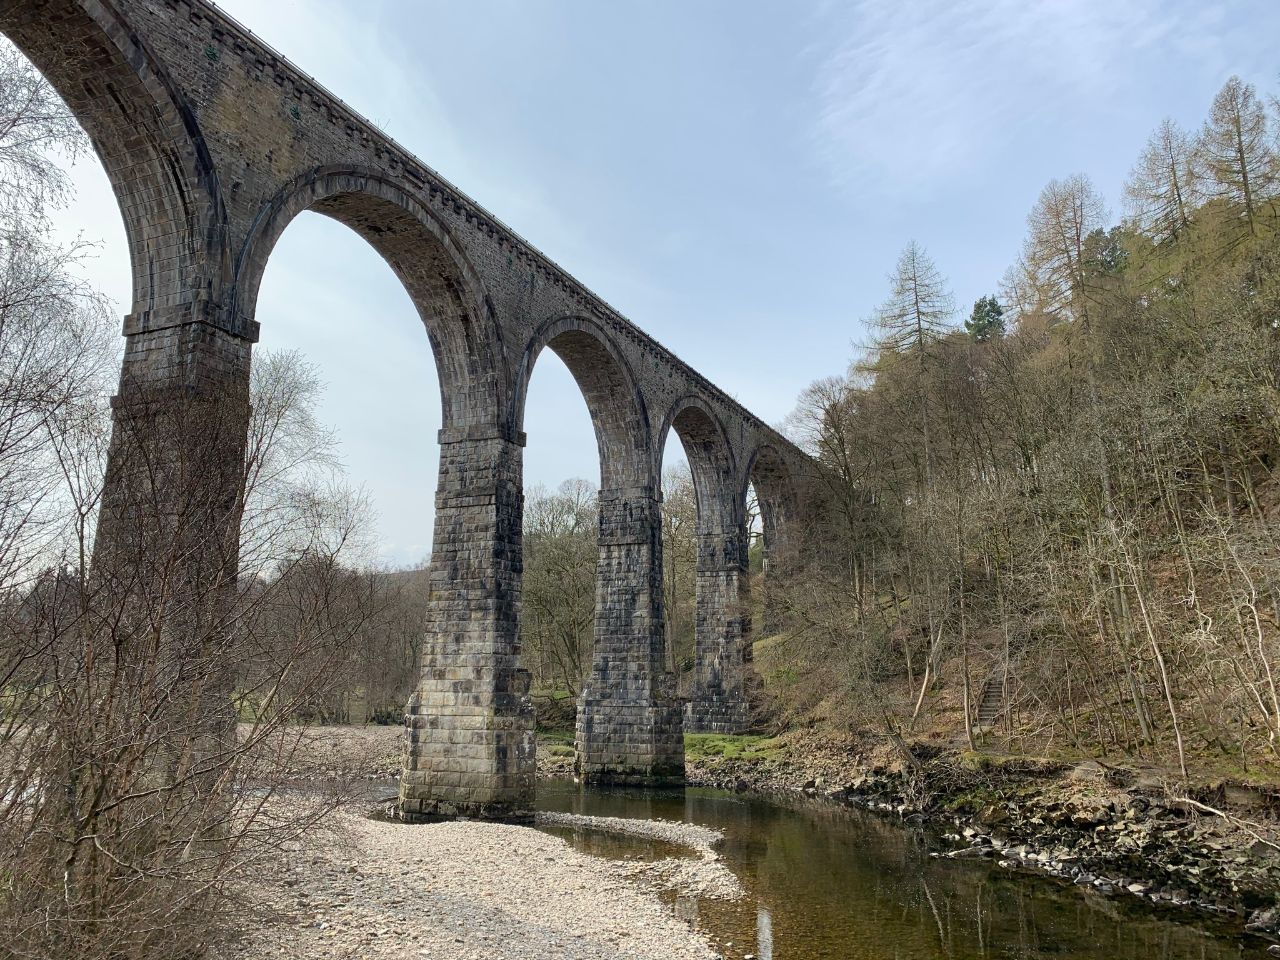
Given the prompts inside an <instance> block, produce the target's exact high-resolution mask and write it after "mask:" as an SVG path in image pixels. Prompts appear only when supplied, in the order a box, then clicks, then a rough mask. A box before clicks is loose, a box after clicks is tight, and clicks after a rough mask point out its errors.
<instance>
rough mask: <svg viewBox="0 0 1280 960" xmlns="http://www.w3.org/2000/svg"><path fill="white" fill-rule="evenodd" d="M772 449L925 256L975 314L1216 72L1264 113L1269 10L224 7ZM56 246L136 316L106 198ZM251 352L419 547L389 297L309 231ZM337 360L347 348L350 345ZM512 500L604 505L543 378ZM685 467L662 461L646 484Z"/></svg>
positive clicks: (65, 216) (556, 391)
mask: <svg viewBox="0 0 1280 960" xmlns="http://www.w3.org/2000/svg"><path fill="white" fill-rule="evenodd" d="M221 6H222V7H223V9H225V10H227V11H228V12H229V13H231V14H232V15H233V16H235V17H236V18H237V19H239V20H240V21H242V22H243V23H244V24H245V25H246V26H248V27H249V28H250V29H252V30H253V31H254V32H255V33H256V34H258V35H259V36H261V37H262V38H264V39H265V40H266V41H267V42H268V43H270V44H272V45H273V46H275V47H276V48H277V49H278V50H280V51H281V52H282V53H283V54H284V55H285V56H286V57H288V58H289V59H290V60H291V61H292V62H293V63H294V64H295V65H297V66H298V67H299V68H300V69H302V70H303V71H304V72H306V73H309V74H311V75H312V76H314V77H315V78H316V79H317V80H318V81H319V82H320V83H322V84H324V85H325V86H327V87H328V88H329V89H330V90H331V91H333V92H334V93H336V94H337V95H338V96H340V97H341V98H342V99H344V100H345V101H346V102H347V103H348V104H350V105H351V106H352V107H353V108H354V109H356V110H357V111H358V112H360V113H362V114H364V115H365V116H366V117H368V118H369V119H371V120H373V121H374V122H376V123H377V124H379V125H380V126H381V127H382V128H383V129H385V130H386V131H387V132H388V133H389V134H390V135H392V136H393V137H395V138H396V139H397V140H399V141H400V142H401V143H402V144H404V145H405V146H406V147H407V148H408V149H410V150H411V151H413V152H414V153H416V154H417V155H418V157H419V158H421V159H422V160H423V161H424V162H426V163H427V164H429V165H430V166H432V167H434V168H435V169H436V170H438V171H439V172H440V173H441V174H443V175H444V176H445V177H446V178H448V179H449V180H451V181H452V182H453V183H454V184H456V185H457V186H458V187H460V188H461V189H462V190H463V191H465V192H466V193H468V194H469V195H470V196H472V197H473V198H474V199H476V200H477V201H478V202H479V203H480V204H481V205H482V206H484V207H486V208H487V209H488V210H490V211H491V212H492V213H494V214H495V215H496V216H497V217H499V218H500V219H501V220H503V221H505V222H506V223H507V224H509V225H510V226H511V227H513V228H514V229H515V230H516V231H517V232H519V233H520V234H521V235H523V236H524V237H525V238H526V239H527V240H529V241H530V242H531V243H532V244H533V245H534V246H536V247H538V248H539V249H541V250H542V251H543V252H544V253H546V254H547V255H548V256H550V257H551V258H552V259H553V260H555V261H557V262H558V263H559V264H560V265H561V266H562V267H564V268H565V269H566V270H568V271H569V272H570V273H571V274H573V275H574V276H575V277H577V278H578V280H580V281H581V282H582V283H584V284H585V285H586V286H587V287H589V288H590V289H592V290H593V291H595V292H596V293H597V294H599V295H600V296H602V297H603V298H604V299H605V300H607V301H608V302H609V303H611V304H612V305H613V306H614V307H616V308H617V309H619V310H620V311H621V312H622V313H623V314H624V315H626V316H627V317H629V318H630V319H631V320H632V322H634V323H635V324H637V325H638V326H639V327H641V328H642V329H644V330H645V331H646V332H648V333H649V334H651V335H652V336H654V337H656V338H657V339H658V340H659V341H660V342H661V343H663V344H664V345H666V346H667V347H668V348H669V349H671V350H672V351H673V352H674V353H675V354H676V355H678V356H679V357H681V358H682V359H684V360H685V361H686V362H688V363H689V364H691V365H692V366H693V367H694V368H695V369H697V370H698V371H700V372H701V373H703V374H705V375H706V376H708V377H709V378H710V379H711V380H712V381H714V382H715V383H716V384H718V385H719V386H721V387H722V388H723V389H725V390H726V391H727V392H728V393H730V394H731V395H733V396H734V397H736V398H737V399H738V400H739V401H741V402H742V403H743V404H745V405H746V406H747V407H748V408H749V409H751V410H752V411H754V412H755V413H756V414H757V415H759V416H760V417H762V418H763V419H765V420H766V421H768V422H770V423H775V424H776V423H779V422H781V421H782V420H783V418H785V417H786V415H787V414H788V413H789V412H790V411H791V409H792V408H793V406H794V404H795V401H796V398H797V396H798V394H799V393H800V391H802V390H803V389H804V388H805V387H806V386H807V385H808V384H809V383H811V382H812V381H814V380H816V379H819V378H821V377H825V376H830V375H833V374H839V373H842V372H843V371H844V370H845V368H846V366H847V365H848V362H849V360H850V359H851V358H852V356H853V354H854V352H855V350H856V349H858V348H859V347H860V346H863V345H865V344H866V343H867V342H868V339H869V336H868V334H867V330H866V324H865V321H866V320H867V318H868V317H869V316H871V315H872V313H873V312H874V310H875V308H876V306H877V304H878V303H880V302H881V301H882V300H883V299H884V298H885V296H886V294H887V292H888V279H887V273H888V271H890V270H891V269H892V267H893V265H894V262H895V261H896V259H897V256H898V254H899V252H900V251H901V249H902V248H903V246H905V244H906V243H907V242H908V241H910V240H912V239H914V240H916V241H917V242H919V243H920V244H922V245H923V246H924V247H925V249H926V250H927V251H928V252H929V253H930V255H931V256H932V257H933V259H934V260H935V262H936V263H937V265H938V267H939V269H940V270H941V271H942V273H943V274H944V275H946V276H947V277H948V278H949V280H950V283H951V287H952V289H953V291H954V293H955V297H956V301H957V303H958V304H960V305H961V310H960V313H958V314H957V317H956V320H957V322H959V321H960V320H961V319H963V315H964V314H965V313H967V309H968V306H969V305H971V304H972V303H973V301H974V300H976V299H977V298H978V297H980V296H983V295H985V294H987V293H993V292H995V291H996V289H997V287H998V283H999V280H1000V277H1001V275H1002V274H1003V273H1004V271H1005V269H1006V267H1007V266H1008V265H1009V264H1010V263H1011V262H1012V261H1013V260H1014V258H1015V257H1016V256H1017V253H1018V249H1019V247H1020V244H1021V241H1022V237H1023V235H1024V231H1025V222H1026V215H1027V212H1028V211H1029V210H1030V208H1031V206H1032V204H1033V203H1034V202H1035V199H1036V197H1037V195H1038V194H1039V192H1040V190H1041V188H1042V187H1043V186H1044V185H1045V184H1046V183H1047V182H1048V181H1049V180H1051V179H1053V178H1055V177H1063V176H1067V175H1070V174H1073V173H1076V172H1084V173H1087V174H1089V175H1090V176H1091V177H1092V179H1093V181H1094V183H1095V185H1096V186H1097V187H1098V188H1099V189H1100V191H1101V192H1102V193H1103V194H1104V195H1105V196H1106V197H1107V198H1108V200H1109V202H1110V206H1111V210H1112V212H1113V218H1118V217H1119V216H1120V215H1122V214H1123V212H1124V210H1123V203H1122V199H1123V193H1122V191H1123V184H1124V180H1125V177H1126V176H1127V174H1128V172H1129V170H1130V168H1131V167H1132V165H1133V163H1134V161H1135V159H1136V158H1137V156H1138V154H1139V152H1140V150H1141V148H1142V145H1143V143H1144V142H1145V141H1146V139H1147V137H1148V136H1149V135H1150V133H1151V131H1152V130H1153V129H1154V128H1155V127H1156V125H1157V124H1158V123H1159V122H1160V120H1161V119H1162V118H1163V117H1165V116H1171V117H1173V118H1174V119H1176V120H1178V121H1179V122H1181V123H1182V124H1183V125H1184V126H1187V127H1188V128H1192V129H1194V128H1196V127H1198V126H1199V125H1200V123H1201V122H1202V120H1203V118H1204V116H1205V115H1206V113H1207V111H1208V108H1209V104H1210V101H1211V100H1212V98H1213V94H1214V93H1215V92H1216V90H1217V89H1218V88H1219V87H1220V86H1221V85H1222V83H1223V82H1224V81H1225V80H1226V79H1227V78H1228V77H1229V76H1230V75H1231V74H1233V73H1234V74H1238V75H1240V76H1241V77H1242V78H1244V79H1245V80H1247V81H1249V82H1252V83H1254V84H1256V85H1257V86H1258V88H1259V90H1260V91H1261V92H1264V93H1270V94H1274V93H1280V58H1277V56H1276V54H1275V38H1276V37H1277V36H1280V2H1276V0H1237V2H1219V3H1212V2H1188V0H1122V2H1117V0H982V2H979V0H960V2H955V0H898V2H890V0H861V2H858V0H848V2H833V0H789V2H787V3H785V4H784V3H780V2H766V0H702V2H698V3H690V2H688V0H643V2H641V0H611V2H608V3H603V2H599V0H467V2H465V3H462V2H457V0H360V2H352V0H272V2H270V3H264V2H263V0H225V2H223V3H222V4H221ZM74 176H75V179H76V182H77V185H78V188H79V192H78V196H77V200H76V202H75V203H74V204H73V205H72V206H71V207H69V208H68V209H67V210H65V211H63V212H62V215H61V216H60V219H59V227H60V229H61V230H62V231H63V232H64V233H65V234H66V235H68V236H70V235H75V234H79V235H82V236H84V237H85V238H87V239H90V240H94V241H97V242H98V243H99V248H98V255H97V257H96V258H95V260H94V261H93V262H92V263H90V264H89V265H88V266H87V268H86V269H87V271H88V272H89V274H90V277H91V279H93V280H95V282H97V283H99V285H100V286H101V287H102V288H103V289H104V290H105V291H106V292H107V293H108V294H109V295H110V296H112V297H113V298H114V300H115V302H116V303H117V304H118V305H119V308H120V309H119V312H120V313H121V314H122V315H123V314H124V313H126V312H128V308H129V302H130V300H131V294H130V289H129V270H128V263H127V256H126V252H125V249H124V232H123V228H122V226H121V225H120V222H119V214H118V212H116V210H115V205H114V200H113V198H112V196H111V193H110V188H109V187H108V185H107V183H106V180H105V177H104V176H103V174H102V172H101V169H100V168H99V167H98V166H97V164H96V162H94V161H93V160H92V158H90V160H88V161H82V162H81V163H80V164H78V165H77V167H76V169H75V171H74ZM257 319H258V321H259V322H260V323H261V326H262V340H261V348H262V349H267V350H281V349H297V350H300V351H302V352H303V353H304V354H305V355H306V356H307V357H308V358H309V359H310V360H311V361H312V362H313V363H314V364H315V365H316V366H317V367H318V368H319V371H320V375H321V378H322V379H323V380H324V381H325V383H326V384H327V389H326V392H325V396H324V400H323V403H322V406H321V410H320V414H321V417H322V418H323V419H324V420H325V421H326V422H327V423H329V424H330V425H331V426H333V427H334V428H335V429H336V430H337V432H338V435H339V437H340V441H341V455H342V458H343V460H344V462H345V464H346V467H347V472H348V476H349V478H350V480H351V482H353V483H354V484H356V485H358V486H362V487H363V488H364V489H365V490H366V492H367V493H368V495H369V497H370V498H371V500H372V502H373V504H374V506H375V509H376V512H377V519H376V521H375V522H376V524H377V529H376V533H375V539H376V542H377V544H378V551H379V553H380V556H381V557H382V559H383V560H384V561H385V562H387V563H390V564H403V563H412V562H415V561H418V560H421V559H423V558H424V557H425V556H426V555H427V553H428V552H429V550H430V539H431V521H432V514H431V503H432V498H433V495H434V489H435V478H436V467H437V462H438V461H437V456H438V455H437V451H436V441H435V436H436V431H437V430H438V429H439V426H440V407H439V388H438V385H437V381H436V378H435V372H434V369H433V361H432V358H431V352H430V349H429V346H428V344H427V341H426V336H425V334H424V332H423V330H422V326H421V323H420V321H419V320H418V319H417V317H416V315H415V314H414V311H413V308H412V306H411V304H410V303H409V300H408V298H407V297H406V296H405V294H404V292H403V290H402V289H401V288H400V287H399V285H398V282H397V281H396V279H395V277H394V276H393V274H392V273H391V271H390V269H389V268H388V267H387V266H386V265H385V264H384V263H383V262H382V261H381V260H380V259H379V258H378V257H377V255H376V254H374V253H373V251H372V250H371V249H370V248H369V247H367V245H365V244H364V242H363V241H361V240H360V239H359V238H357V237H356V236H355V235H354V234H352V233H351V232H350V231H348V230H347V229H346V228H345V227H343V226H341V225H339V224H337V223H335V222H333V221H330V220H326V219H325V218H323V217H320V216H318V215H314V214H304V215H302V216H300V217H299V218H298V219H297V220H296V221H295V222H294V223H293V224H292V225H291V226H290V227H289V228H288V230H287V231H286V232H285V234H284V236H283V237H282V238H281V241H280V243H279V245H278V247H277V248H276V251H275V252H274V253H273V255H272V258H271V260H270V262H269V263H268V265H267V270H266V274H265V276H264V278H263V286H262V290H261V294H260V297H259V302H258V312H257ZM353 333H354V336H353ZM525 427H526V430H527V432H528V436H529V443H528V447H527V448H526V451H525V485H526V490H528V489H530V488H532V487H535V486H537V485H541V486H544V487H548V488H553V487H555V486H557V485H558V484H559V483H560V482H561V481H562V480H565V479H567V478H570V477H585V478H588V479H592V480H598V475H599V466H598V461H597V455H596V448H595V441H594V438H593V434H592V430H591V422H590V419H589V417H588V416H587V411H586V406H585V404H584V403H583V401H582V398H581V396H580V394H578V392H577V389H576V387H575V385H574V383H573V381H572V379H571V378H570V376H569V374H568V371H567V370H565V368H564V367H563V365H562V364H560V362H559V361H558V360H557V359H556V358H555V357H554V355H552V354H550V353H549V352H548V353H546V354H544V355H543V357H542V358H541V359H540V360H539V363H538V368H537V369H536V370H535V372H534V376H533V380H532V384H531V387H530V393H529V399H528V408H527V415H526V424H525ZM681 456H682V453H681V451H680V449H679V443H678V441H677V440H675V439H672V440H671V441H670V442H669V443H668V448H667V460H668V462H672V461H673V460H674V459H678V458H680V457H681Z"/></svg>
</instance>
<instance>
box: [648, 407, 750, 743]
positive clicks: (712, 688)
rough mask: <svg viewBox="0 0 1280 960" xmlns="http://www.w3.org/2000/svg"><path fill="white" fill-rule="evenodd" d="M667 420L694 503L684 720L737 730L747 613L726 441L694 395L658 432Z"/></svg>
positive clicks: (739, 519)
mask: <svg viewBox="0 0 1280 960" xmlns="http://www.w3.org/2000/svg"><path fill="white" fill-rule="evenodd" d="M667 426H669V427H670V428H671V429H674V430H675V431H676V435H677V436H679V438H680V442H681V444H682V445H683V446H684V450H685V455H686V456H687V457H688V459H689V469H690V472H691V473H692V474H693V486H694V496H695V499H696V502H697V509H698V518H697V523H698V553H697V571H696V578H697V579H696V584H697V596H696V609H697V615H696V618H695V623H694V658H693V673H692V677H691V686H690V689H689V696H688V700H687V702H686V703H685V709H684V728H685V730H686V731H688V732H696V733H741V732H742V731H743V730H745V729H746V728H747V726H748V724H749V716H748V714H749V710H748V705H747V674H748V668H747V664H748V663H749V662H750V660H751V649H750V633H751V619H750V614H749V612H748V611H749V607H750V602H749V589H750V587H749V582H748V577H747V530H746V524H745V510H744V503H743V500H742V498H740V497H739V496H737V493H738V484H737V472H736V462H735V458H734V455H733V448H732V446H731V445H730V443H729V440H728V435H727V432H726V431H725V430H724V427H723V425H722V424H721V422H720V419H719V417H718V416H717V415H716V413H715V411H714V410H712V409H711V408H710V406H709V405H708V404H707V403H706V402H705V401H703V400H702V399H701V398H699V397H697V396H684V397H681V398H680V399H678V400H677V401H676V402H675V403H674V404H672V406H671V409H670V411H669V413H668V421H667V424H666V425H664V436H665V435H666V434H665V430H666V428H667Z"/></svg>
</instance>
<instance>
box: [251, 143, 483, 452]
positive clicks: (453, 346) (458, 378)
mask: <svg viewBox="0 0 1280 960" xmlns="http://www.w3.org/2000/svg"><path fill="white" fill-rule="evenodd" d="M304 211H312V212H315V213H319V214H323V215H324V216H327V217H331V218H332V219H334V220H337V221H338V222H340V223H342V224H343V225H345V226H347V227H349V228H351V229H352V230H353V231H355V233H356V234H358V235H359V236H360V237H362V238H363V239H365V240H366V241H368V243H369V244H370V246H372V247H373V248H374V249H375V250H376V251H377V252H378V253H379V255H381V256H382V258H383V259H384V260H385V261H386V262H387V264H388V265H389V266H390V267H391V269H392V271H393V272H394V273H395V275H396V276H397V277H398V278H399V280H400V282H401V283H402V284H403V285H404V287H405V290H406V291H407V292H408V294H409V297H410V299H411V300H412V301H413V304H414V306H415V307H416V308H417V311H418V315H419V317H420V318H421V319H422V323H423V326H424V327H425V328H426V331H427V336H428V338H429V339H430V341H431V348H432V351H433V353H434V354H435V358H436V370H437V373H438V380H439V383H440V395H441V396H440V407H441V412H442V419H443V427H444V429H445V430H446V431H448V430H450V429H451V428H466V427H473V426H477V425H482V424H484V425H496V422H497V419H498V415H499V412H500V411H501V409H502V397H501V389H502V383H503V378H502V377H501V376H500V375H499V371H500V370H501V369H502V339H501V335H500V333H499V327H498V324H497V323H496V322H495V318H494V316H493V310H492V307H491V304H490V303H489V300H488V298H487V297H486V296H485V295H484V292H483V291H484V286H483V284H482V282H481V280H480V278H479V275H478V273H477V272H476V270H475V269H474V268H473V267H472V266H471V264H470V263H469V262H468V261H467V259H466V257H465V255H464V254H463V252H462V250H461V248H460V247H459V246H458V244H457V243H455V241H454V240H453V238H452V236H451V235H450V234H449V232H448V230H447V229H446V228H445V227H444V225H443V224H441V223H440V221H439V220H438V219H437V218H436V217H434V216H433V215H432V214H431V212H430V211H429V210H428V209H427V208H426V207H425V206H423V204H422V203H420V202H419V201H418V200H417V199H415V198H414V197H413V196H411V195H410V194H408V193H407V192H405V191H404V190H403V189H401V188H400V187H399V186H398V185H396V184H394V183H392V182H390V181H388V180H386V179H385V178H383V177H381V176H380V175H377V174H375V173H372V172H369V171H364V170H359V169H352V168H335V167H330V168H318V169H316V170H312V171H310V172H308V173H306V174H304V175H303V176H301V177H298V178H296V179H295V180H293V181H291V182H290V183H288V184H287V185H285V186H284V187H283V188H282V189H281V190H279V191H278V192H277V193H276V195H275V196H274V197H273V198H272V199H271V200H270V201H269V202H268V203H267V204H266V205H265V206H264V207H263V208H262V210H261V211H260V212H259V214H258V216H257V217H256V218H255V219H254V222H253V224H252V226H251V228H250V230H249V234H248V236H247V238H246V239H245V241H244V244H243V245H242V246H241V248H240V250H239V252H238V255H237V257H236V261H235V288H234V296H233V301H232V308H233V310H234V312H235V315H236V316H237V317H238V318H239V319H240V322H241V323H242V324H244V325H245V326H251V325H253V324H254V320H253V316H254V312H255V310H256V307H257V298H258V290H259V288H260V286H261V283H262V275H263V272H264V270H265V269H266V264H267V260H268V259H269V257H270V255H271V252H272V251H273V250H274V249H275V245H276V243H277V241H278V240H279V239H280V237H281V235H282V234H283V233H284V231H285V230H286V229H287V228H288V226H289V224H290V223H292V222H293V220H294V218H295V217H297V216H298V214H300V213H303V212H304Z"/></svg>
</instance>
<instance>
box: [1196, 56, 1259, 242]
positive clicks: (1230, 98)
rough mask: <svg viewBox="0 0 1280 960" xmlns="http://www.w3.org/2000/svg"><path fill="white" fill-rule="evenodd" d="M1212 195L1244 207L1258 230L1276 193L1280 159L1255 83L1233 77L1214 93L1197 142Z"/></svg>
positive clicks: (1251, 229)
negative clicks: (1259, 223) (1268, 128)
mask: <svg viewBox="0 0 1280 960" xmlns="http://www.w3.org/2000/svg"><path fill="white" fill-rule="evenodd" d="M1198 148H1199V157H1200V162H1201V163H1202V164H1203V166H1204V171H1205V174H1206V176H1207V177H1208V179H1209V182H1210V189H1211V190H1212V191H1213V192H1214V194H1215V195H1216V196H1218V197H1221V198H1222V199H1224V200H1226V201H1228V202H1229V203H1232V204H1234V205H1236V206H1238V207H1239V208H1240V210H1241V211H1242V212H1243V214H1244V218H1245V221H1246V222H1247V224H1248V226H1249V232H1250V233H1252V234H1256V233H1257V232H1258V219H1259V217H1260V216H1261V214H1262V211H1263V208H1264V207H1266V206H1269V205H1270V204H1271V203H1272V202H1273V201H1274V200H1275V198H1276V184H1277V179H1278V178H1277V169H1276V165H1277V158H1276V153H1275V150H1274V149H1273V147H1272V144H1271V141H1270V139H1269V137H1268V132H1267V111H1266V108H1265V107H1264V106H1263V104H1262V102H1261V101H1260V100H1259V99H1258V94H1257V92H1256V91H1255V90H1254V88H1253V85H1252V84H1249V83H1245V82H1244V81H1243V80H1241V79H1240V78H1239V77H1232V78H1231V79H1230V80H1228V81H1227V82H1226V83H1225V84H1223V86H1222V89H1221V90H1219V91H1218V95H1217V96H1216V97H1214V98H1213V106H1212V107H1211V108H1210V110H1209V118H1208V119H1207V120H1206V121H1205V124H1204V129H1203V130H1202V131H1201V133H1200V140H1199V144H1198Z"/></svg>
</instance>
